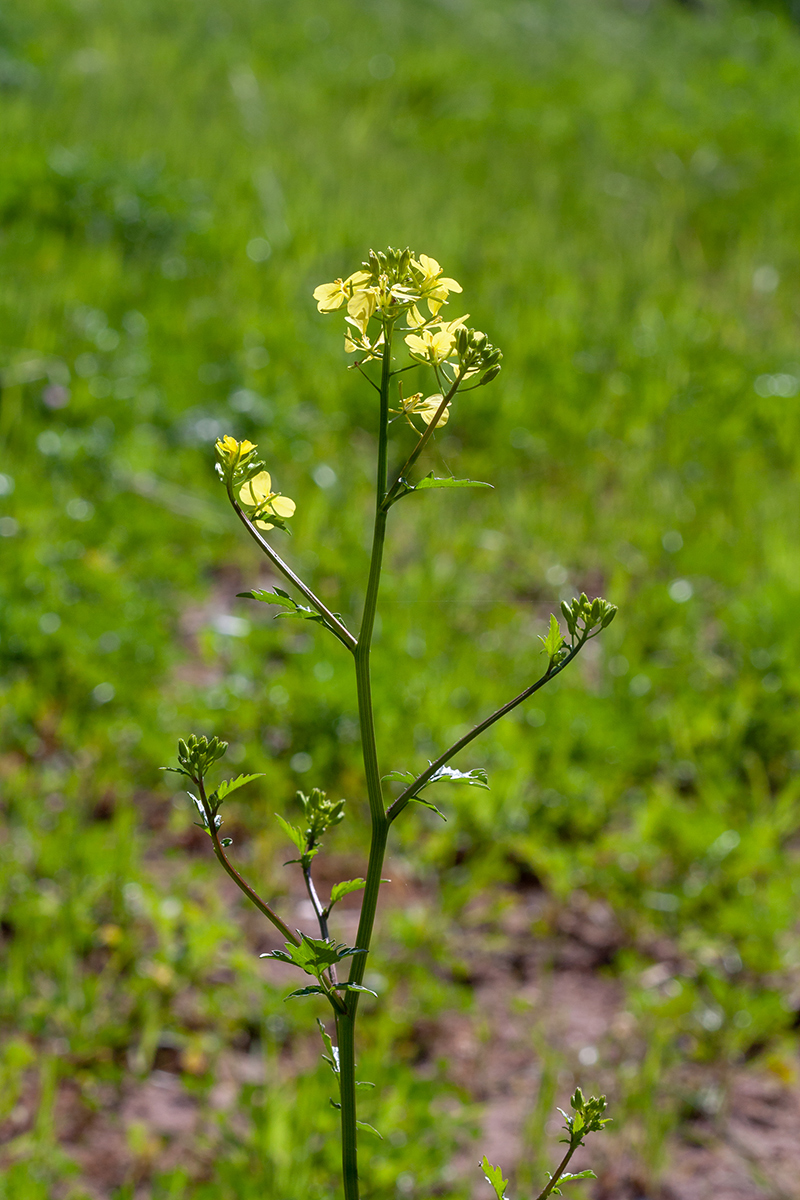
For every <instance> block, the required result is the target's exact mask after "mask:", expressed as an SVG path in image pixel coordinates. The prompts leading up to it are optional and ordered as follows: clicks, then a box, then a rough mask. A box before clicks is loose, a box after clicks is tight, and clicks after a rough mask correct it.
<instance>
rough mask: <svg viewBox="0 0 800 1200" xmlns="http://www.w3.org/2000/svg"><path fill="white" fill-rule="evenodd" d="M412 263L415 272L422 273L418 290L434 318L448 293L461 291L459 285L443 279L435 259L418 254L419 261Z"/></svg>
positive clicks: (445, 278) (452, 280) (414, 260)
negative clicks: (419, 289)
mask: <svg viewBox="0 0 800 1200" xmlns="http://www.w3.org/2000/svg"><path fill="white" fill-rule="evenodd" d="M413 263H414V266H415V267H416V268H417V270H418V271H421V272H422V281H421V283H420V288H421V291H422V294H423V296H424V297H425V299H426V300H427V301H428V308H429V309H430V311H431V314H432V315H433V316H436V314H437V313H438V311H439V309H440V308H441V307H442V305H443V304H444V302H445V301H446V300H447V297H448V295H449V294H450V292H460V291H461V290H462V288H461V284H460V283H456V281H455V279H448V278H447V277H446V276H444V277H443V276H442V268H441V267H440V266H439V264H438V262H437V261H436V259H435V258H430V257H429V255H427V254H420V256H419V259H416V258H415V259H413Z"/></svg>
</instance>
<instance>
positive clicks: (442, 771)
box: [428, 767, 490, 791]
mask: <svg viewBox="0 0 800 1200" xmlns="http://www.w3.org/2000/svg"><path fill="white" fill-rule="evenodd" d="M428 783H466V784H468V785H469V786H470V787H481V788H486V790H487V791H489V790H490V789H489V777H488V775H487V774H486V772H485V771H484V769H483V767H475V768H474V769H473V770H472V771H459V770H457V769H456V768H455V767H439V770H438V771H437V772H436V774H435V775H431V777H430V779H429V780H428Z"/></svg>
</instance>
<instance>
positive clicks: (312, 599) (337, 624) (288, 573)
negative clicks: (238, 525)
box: [227, 482, 356, 651]
mask: <svg viewBox="0 0 800 1200" xmlns="http://www.w3.org/2000/svg"><path fill="white" fill-rule="evenodd" d="M227 487H228V499H229V500H230V502H231V504H232V505H233V507H234V509H235V511H236V515H237V517H238V518H239V520H240V521H241V522H242V524H243V525H244V527H245V529H246V530H247V532H248V533H249V534H250V536H251V538H253V540H254V541H255V543H256V545H257V546H258V548H259V549H260V550H261V551H262V552H263V553H264V554H266V556H267V558H268V559H269V561H270V562H271V563H272V565H273V566H275V567H277V568H278V570H279V571H280V572H281V574H282V575H284V576H285V577H286V578H287V579H288V580H289V582H290V583H291V584H293V586H294V587H296V588H297V590H298V592H300V594H301V595H302V596H305V598H306V600H308V602H309V604H311V605H312V606H313V607H314V608H315V609H316V610H317V612H318V613H319V615H320V616H321V617H322V619H323V621H324V622H325V625H326V627H327V628H328V629H329V630H330V631H331V633H332V634H333V635H334V637H337V638H338V639H339V641H340V642H341V643H342V644H343V645H344V646H346V647H347V649H348V650H351V651H355V648H356V639H355V638H354V637H353V635H352V633H351V632H350V630H349V629H348V628H347V627H346V626H345V625H343V624H342V622H341V621H340V620H339V618H338V617H336V616H334V614H333V613H332V612H331V611H330V609H329V608H327V607H326V605H324V604H323V603H322V601H321V600H320V598H319V597H318V596H315V595H314V593H313V592H312V590H311V588H310V587H308V585H307V584H305V583H303V581H302V579H301V578H300V577H299V575H296V574H295V573H294V571H293V570H292V568H291V567H290V566H289V564H288V563H285V562H284V561H283V559H282V558H281V556H280V554H278V553H277V551H275V550H273V548H272V546H270V544H269V542H268V541H267V540H266V538H263V537H262V536H261V534H260V533H259V532H258V530H257V529H256V527H255V525H254V524H253V522H252V521H251V520H250V518H249V517H248V515H247V513H246V512H244V511H243V509H242V508H241V506H240V504H239V503H238V501H237V499H236V497H235V496H234V494H233V487H232V486H231V484H230V482H228V485H227Z"/></svg>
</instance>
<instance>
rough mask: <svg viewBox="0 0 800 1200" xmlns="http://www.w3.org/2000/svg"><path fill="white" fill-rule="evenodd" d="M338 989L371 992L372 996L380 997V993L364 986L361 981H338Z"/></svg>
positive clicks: (341, 990)
mask: <svg viewBox="0 0 800 1200" xmlns="http://www.w3.org/2000/svg"><path fill="white" fill-rule="evenodd" d="M336 990H337V991H340V992H369V994H370V996H374V997H375V999H376V1000H377V999H378V993H377V992H373V990H372V988H368V987H364V985H363V984H361V983H337V984H336Z"/></svg>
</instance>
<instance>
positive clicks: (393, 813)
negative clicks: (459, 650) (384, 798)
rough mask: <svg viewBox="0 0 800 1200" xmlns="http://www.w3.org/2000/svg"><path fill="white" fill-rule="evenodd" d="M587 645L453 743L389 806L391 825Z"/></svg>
mask: <svg viewBox="0 0 800 1200" xmlns="http://www.w3.org/2000/svg"><path fill="white" fill-rule="evenodd" d="M586 641H587V638H586V637H585V636H583V637H581V639H580V641H578V642H577V643H576V644H575V645H574V646H573V647H572V649H571V650H570V652H569V654H568V655H567V657H566V658H565V659H564V661H563V662H561V663H559V664H558V666H557V667H548V669H547V670H546V671H545V673H544V675H542V677H541V678H540V679H537V680H536V683H532V684H531V686H530V687H527V688H525V691H524V692H520V694H519V695H518V696H515V697H514V699H513V700H509V702H508V704H504V705H503V707H502V708H498V709H496V710H495V712H493V713H492V714H491V715H490V716H488V717H487V718H486V720H485V721H481V723H480V724H479V725H476V726H475V728H474V729H470V731H469V733H465V734H464V736H463V737H461V738H459V739H458V741H457V742H453V744H452V746H450V747H448V749H447V750H445V752H444V754H440V755H439V757H438V758H437V759H436V761H435V762H432V763H431V764H430V766H428V767H426V768H425V770H424V771H422V772H421V773H420V774H419V775H418V776H417V778H416V779H415V780H414V782H413V783H410V784H409V785H408V787H407V788H406V789H405V791H404V792H401V793H400V795H399V796H398V797H397V799H396V800H395V801H394V803H393V804H391V805H390V806H389V808H388V810H387V813H386V817H387V819H388V821H389V823H390V824H391V822H392V821H393V820H394V819H395V817H398V816H399V815H400V813H401V812H402V811H403V809H404V808H405V807H406V806H407V805H408V803H409V801H410V800H413V798H414V796H416V795H417V793H418V792H419V791H420V790H421V788H423V787H424V786H425V784H426V783H427V782H428V780H429V779H430V778H431V776H432V775H435V774H436V772H437V771H438V770H439V768H440V767H443V766H444V765H445V763H448V762H449V761H450V759H451V758H453V757H454V755H456V754H458V752H459V750H463V749H464V747H465V746H468V745H469V743H470V742H472V741H474V739H475V738H476V737H480V735H481V734H482V733H483V732H484V731H485V730H487V729H488V728H489V726H490V725H494V723H495V721H499V720H500V718H501V717H504V716H505V715H506V713H510V712H511V710H512V709H514V708H516V707H517V705H518V704H522V702H523V701H524V700H527V699H528V698H529V697H530V696H532V695H533V694H534V692H538V691H539V689H540V688H543V687H544V685H545V684H546V683H549V682H550V680H551V679H555V677H556V675H560V674H561V672H562V671H563V670H564V668H565V667H567V666H569V664H570V663H571V662H572V660H573V658H575V656H576V654H578V653H579V651H580V650H581V649H582V647H583V646H584V645H585V643H586Z"/></svg>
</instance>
